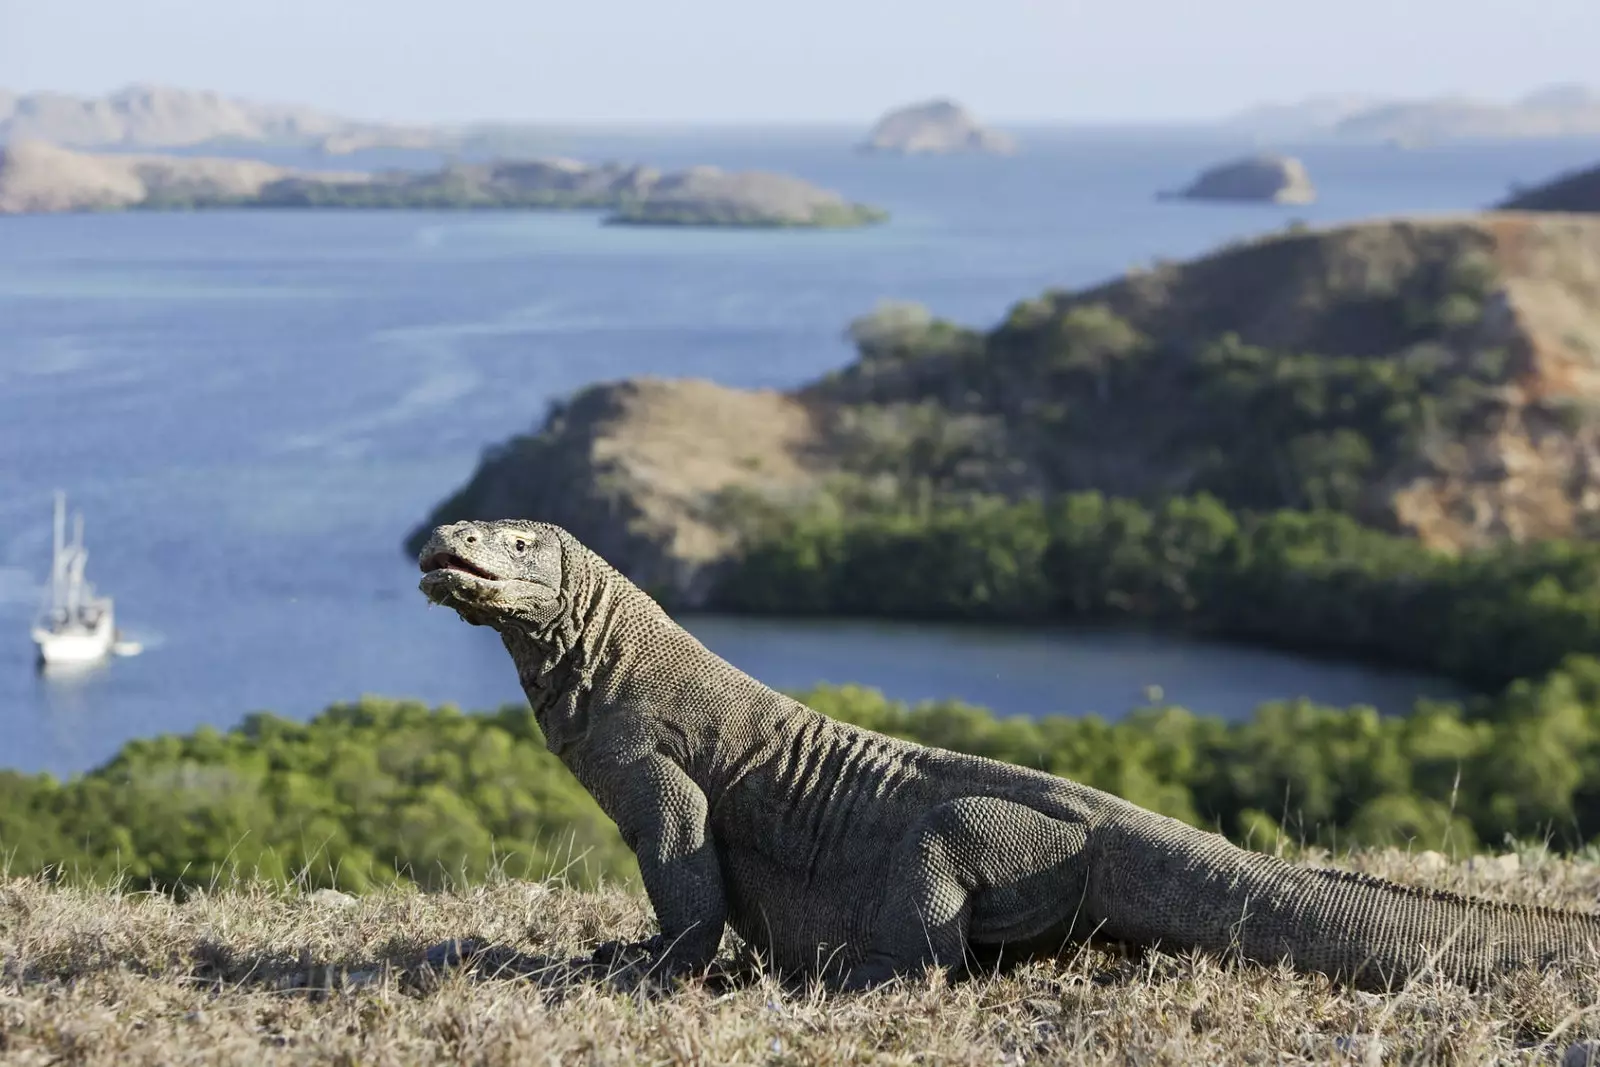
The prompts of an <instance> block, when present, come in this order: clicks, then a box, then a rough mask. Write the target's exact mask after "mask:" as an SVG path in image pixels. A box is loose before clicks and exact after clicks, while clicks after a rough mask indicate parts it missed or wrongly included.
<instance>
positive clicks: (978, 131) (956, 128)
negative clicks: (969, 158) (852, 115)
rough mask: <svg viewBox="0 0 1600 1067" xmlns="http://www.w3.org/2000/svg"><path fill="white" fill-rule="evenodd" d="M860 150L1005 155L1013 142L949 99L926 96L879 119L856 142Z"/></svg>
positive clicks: (902, 153) (898, 152) (901, 152)
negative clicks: (985, 125) (925, 99)
mask: <svg viewBox="0 0 1600 1067" xmlns="http://www.w3.org/2000/svg"><path fill="white" fill-rule="evenodd" d="M858 147H859V148H860V150H861V151H863V152H881V153H893V154H898V155H934V154H949V153H953V152H989V153H994V154H999V155H1009V154H1010V153H1012V152H1015V151H1016V150H1017V143H1016V141H1015V140H1013V139H1012V138H1011V137H1010V136H1008V135H1007V134H1004V133H1000V132H999V131H998V130H990V129H986V128H985V127H983V126H981V125H979V123H978V120H977V119H975V118H973V117H972V115H971V114H970V113H969V112H968V111H967V110H966V109H965V108H963V107H962V106H961V105H960V104H957V103H955V102H954V101H952V100H943V99H940V100H927V101H924V102H922V103H918V104H911V105H909V106H907V107H902V108H898V109H896V110H894V111H891V112H889V113H888V114H887V115H885V116H883V118H881V119H879V120H878V122H877V125H875V126H873V127H872V129H871V131H870V132H868V134H867V138H866V140H864V141H862V142H861V144H860V145H859V146H858Z"/></svg>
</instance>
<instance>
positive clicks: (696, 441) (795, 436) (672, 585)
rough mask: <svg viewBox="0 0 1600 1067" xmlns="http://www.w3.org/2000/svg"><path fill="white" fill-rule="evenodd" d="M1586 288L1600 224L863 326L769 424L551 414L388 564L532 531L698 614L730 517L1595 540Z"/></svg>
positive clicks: (722, 397) (671, 406) (589, 403)
mask: <svg viewBox="0 0 1600 1067" xmlns="http://www.w3.org/2000/svg"><path fill="white" fill-rule="evenodd" d="M1597 279H1600V219H1594V218H1587V217H1582V216H1571V215H1549V214H1544V215H1539V214H1511V213H1507V214H1487V215H1482V216H1477V217H1473V218H1462V219H1435V220H1422V221H1418V220H1399V221H1382V222H1372V223H1362V224H1358V225H1352V226H1341V227H1335V228H1332V229H1329V230H1307V229H1304V228H1298V229H1291V230H1288V231H1284V232H1281V233H1278V234H1274V235H1270V236H1267V237H1263V238H1260V239H1258V240H1253V241H1250V242H1247V243H1243V244H1240V245H1237V246H1232V247H1229V248H1225V249H1222V250H1220V251H1218V252H1216V253H1213V254H1211V255H1209V256H1205V257H1202V258H1200V259H1196V260H1193V261H1190V262H1187V263H1181V264H1159V265H1157V266H1155V267H1152V268H1150V269H1148V270H1139V271H1134V272H1130V273H1129V274H1128V275H1127V276H1125V277H1123V278H1120V279H1116V280H1114V281H1111V282H1108V283H1106V284H1104V285H1101V286H1096V287H1093V288H1090V289H1086V290H1082V291H1078V292H1050V293H1045V294H1043V295H1041V296H1039V297H1037V298H1034V299H1029V300H1024V301H1022V302H1020V303H1018V304H1017V305H1016V306H1015V307H1013V308H1012V309H1011V310H1010V312H1009V313H1008V314H1007V315H1006V317H1005V319H1004V320H1003V321H1002V322H1000V323H998V324H997V325H996V326H994V327H993V328H992V329H989V330H987V331H980V330H976V329H971V328H967V327H963V326H960V325H957V324H954V323H950V322H946V321H943V320H940V319H938V318H936V317H934V316H932V315H930V314H929V313H928V312H927V311H926V310H925V309H922V308H920V307H917V306H915V305H886V306H883V307H880V308H879V309H878V310H877V311H875V312H874V313H872V314H870V315H868V316H865V317H864V318H862V319H861V320H859V321H858V322H856V323H855V324H854V325H853V326H852V329H851V334H852V337H853V340H854V342H855V345H856V348H857V356H856V358H855V359H854V360H853V361H852V362H851V363H850V364H849V365H848V366H845V367H843V368H841V369H840V370H838V371H836V372H834V373H831V374H829V375H827V376H825V377H823V378H822V379H820V380H818V381H815V382H812V383H810V384H808V385H806V386H805V387H803V388H801V389H798V390H795V391H793V392H790V393H787V394H777V393H771V392H741V391H739V390H733V389H721V388H720V387H713V386H709V385H708V384H707V383H699V382H676V383H674V382H665V383H663V382H651V383H644V382H620V383H603V384H600V385H596V386H593V387H591V388H589V389H586V390H584V391H582V392H580V393H579V394H578V395H576V396H574V397H572V398H570V399H569V400H565V401H562V402H561V403H558V404H556V405H553V406H552V408H551V410H550V412H549V413H548V414H547V416H546V418H545V419H544V421H543V423H542V424H541V425H539V426H537V427H536V428H534V429H533V430H532V431H531V432H530V433H528V434H525V435H521V436H518V437H516V438H514V439H512V440H510V441H508V442H505V443H504V444H501V445H497V446H495V447H493V448H491V449H489V450H488V451H486V453H485V454H484V457H483V459H482V461H481V463H480V464H479V467H478V469H477V471H476V472H475V473H474V474H473V476H472V478H471V479H470V480H469V481H468V482H467V484H465V485H464V486H462V487H461V488H460V489H458V490H457V491H456V492H454V493H452V494H451V495H450V496H448V497H447V498H446V499H445V500H444V501H443V502H442V503H441V504H440V505H439V507H438V508H436V509H435V510H434V512H433V513H432V514H431V515H429V516H428V517H427V518H426V519H424V520H423V521H422V522H421V523H419V524H418V526H417V527H416V528H415V530H414V531H413V533H412V536H411V538H410V541H409V542H408V543H409V544H410V545H411V546H412V547H413V548H414V547H415V546H416V545H417V544H419V543H420V539H421V537H423V536H425V532H426V530H427V529H428V528H431V526H432V525H434V524H436V523H438V522H444V521H453V520H455V519H459V518H466V517H497V518H498V517H508V516H527V517H538V518H543V519H547V520H550V521H553V522H557V523H560V524H562V525H564V526H567V527H568V528H569V529H571V530H573V532H574V533H576V534H577V535H578V536H579V537H580V538H582V539H583V540H585V541H586V542H589V543H592V544H595V545H599V546H603V548H602V551H603V553H604V554H606V555H607V557H608V558H609V559H611V560H612V561H613V562H614V563H615V564H617V565H618V566H619V567H621V568H622V569H623V570H624V571H625V572H626V573H628V574H629V575H630V576H632V577H634V578H635V580H637V581H640V582H641V584H643V585H646V586H647V587H649V588H651V589H653V590H656V591H659V592H662V593H663V594H665V595H667V596H669V597H670V598H671V599H673V600H674V601H675V602H677V603H680V604H685V605H694V606H698V605H702V604H707V603H710V600H709V598H710V596H711V593H712V590H713V589H716V588H718V587H719V584H721V583H719V581H718V578H719V576H720V575H722V574H725V573H726V572H727V570H728V569H729V568H730V566H732V565H733V562H734V561H735V560H736V559H737V558H738V557H739V556H740V555H741V553H745V552H748V551H751V550H759V547H758V545H757V542H759V540H760V539H761V538H762V537H763V536H765V534H766V532H767V530H768V529H769V527H768V526H766V525H762V526H759V527H756V528H751V527H749V526H748V524H747V523H746V522H745V520H746V519H747V518H748V517H749V516H751V515H756V514H761V515H769V514H770V513H772V512H775V511H786V512H790V513H792V514H794V515H796V516H803V515H805V514H807V513H812V512H817V511H826V510H828V509H830V508H834V509H835V510H837V505H836V503H835V501H843V502H845V503H847V504H848V505H849V506H850V507H855V506H856V505H857V504H859V503H860V502H862V501H868V502H870V503H871V506H872V507H874V508H877V509H880V510H883V509H887V510H891V511H895V512H896V513H899V514H902V515H907V514H920V513H926V514H933V513H936V512H937V513H940V514H944V513H946V512H948V511H949V510H950V509H951V508H963V507H967V506H969V505H973V506H979V504H980V502H984V501H989V500H999V501H1003V502H1005V503H1007V504H1024V503H1025V504H1031V505H1037V506H1040V507H1044V508H1046V509H1048V508H1050V507H1053V506H1054V502H1055V501H1056V500H1057V499H1058V498H1060V497H1062V496H1063V495H1068V494H1074V493H1082V492H1091V491H1092V492H1098V493H1101V494H1103V495H1104V496H1106V497H1110V498H1118V499H1124V500H1128V501H1131V502H1135V503H1137V504H1139V505H1140V506H1143V507H1146V508H1159V507H1161V506H1163V503H1164V501H1166V500H1168V499H1169V498H1172V497H1194V496H1197V495H1201V494H1205V495H1210V496H1213V497H1215V498H1216V499H1217V500H1218V501H1219V502H1220V503H1221V504H1222V505H1224V506H1225V507H1227V508H1228V509H1229V510H1230V511H1233V512H1235V513H1238V514H1239V515H1241V516H1246V515H1249V514H1252V513H1259V512H1267V511H1273V510H1279V509H1291V510H1297V511H1308V512H1312V511H1328V512H1336V513H1339V514H1343V515H1347V516H1349V517H1350V518H1352V519H1353V520H1355V521H1357V522H1359V523H1360V524H1362V525H1363V526H1366V527H1369V528H1371V529H1374V530H1380V531H1384V532H1388V533H1395V534H1401V535H1404V536H1406V537H1408V538H1411V539H1413V540H1415V541H1417V542H1419V543H1420V544H1422V545H1425V546H1427V547H1430V548H1434V549H1438V550H1441V551H1445V552H1451V553H1455V552H1461V551H1463V550H1471V549H1490V548H1493V547H1494V546H1497V545H1499V544H1502V543H1507V542H1510V543H1525V542H1533V541H1542V540H1550V539H1580V540H1581V539H1584V538H1586V537H1587V536H1588V535H1589V534H1590V533H1591V532H1593V531H1594V530H1595V529H1597V528H1600V520H1597V517H1600V375H1597V373H1596V372H1597V371H1600V311H1597V310H1596V309H1600V281H1597ZM709 390H715V391H716V392H717V396H716V397H715V402H714V403H712V402H710V401H709V400H708V398H707V397H706V396H705V395H704V394H706V393H707V392H708V391H709ZM723 425H728V426H733V427H737V428H738V432H732V431H730V432H726V433H725V432H723V431H722V430H721V429H720V427H721V426H723ZM769 426H771V427H779V428H780V429H781V432H778V431H775V430H767V429H764V427H769ZM730 500H733V501H735V502H736V504H737V506H736V507H728V506H726V505H727V504H728V502H729V501H730ZM983 506H987V505H983ZM857 607H865V605H859V604H858V605H857Z"/></svg>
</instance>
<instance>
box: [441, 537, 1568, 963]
mask: <svg viewBox="0 0 1600 1067" xmlns="http://www.w3.org/2000/svg"><path fill="white" fill-rule="evenodd" d="M420 563H421V566H422V570H423V571H424V572H425V573H424V575H423V577H422V581H421V588H422V590H423V592H424V593H426V594H427V596H428V598H429V599H430V600H432V601H434V602H435V603H438V604H443V605H447V606H449V607H450V608H452V609H454V610H455V611H456V612H457V613H459V614H460V615H461V617H462V618H463V619H465V620H466V621H467V622H469V623H472V624H474V625H479V626H484V625H487V626H492V627H494V629H496V630H498V631H499V632H500V634H501V636H502V638H503V640H504V642H505V646H506V648H507V650H508V651H509V652H510V653H511V658H512V659H513V660H514V661H515V662H516V666H517V673H518V677H519V679H520V681H521V683H522V687H523V689H524V691H525V692H526V693H527V696H528V700H529V702H530V703H531V705H532V708H533V711H534V713H535V715H536V716H537V718H538V722H539V725H540V727H541V728H542V729H543V731H544V734H545V737H546V739H547V742H548V744H549V746H550V749H551V751H552V752H554V753H555V754H556V755H557V756H558V757H559V758H560V759H561V760H562V762H563V763H564V764H565V765H566V766H567V767H568V768H570V769H571V770H572V773H573V774H574V775H576V776H577V779H578V781H579V782H581V783H582V784H583V786H584V788H586V789H587V790H588V791H589V792H590V793H591V794H592V795H593V796H594V798H595V800H596V801H598V802H599V804H600V806H601V808H603V809H604V810H605V812H606V814H607V815H609V816H610V817H611V818H612V819H613V820H615V822H616V824H617V827H618V829H619V830H620V831H621V832H622V837H623V839H624V840H625V841H626V842H627V844H628V846H629V847H630V848H631V849H633V851H634V853H635V854H636V855H637V856H638V860H639V869H640V873H641V874H642V876H643V880H644V887H645V890H646V892H647V893H648V894H649V897H650V903H651V905H652V906H653V907H654V909H655V914H656V919H657V921H658V922H659V925H660V931H661V932H660V934H659V935H657V937H655V938H652V939H651V940H650V941H648V942H644V943H642V944H641V945H640V946H636V947H639V948H641V949H643V948H648V950H649V951H650V952H651V956H650V963H651V966H652V967H656V968H660V970H661V971H663V972H666V973H674V972H679V971H682V970H697V969H700V968H703V967H705V966H706V965H708V964H710V963H711V962H712V960H713V959H714V957H715V956H716V953H717V951H718V948H719V945H720V943H721V939H722V933H723V929H724V926H725V925H731V926H732V927H733V928H734V929H735V930H736V931H738V933H739V934H740V935H742V936H743V937H744V938H745V940H746V941H748V942H749V943H750V944H751V945H752V946H753V947H755V948H756V949H757V950H758V951H759V952H763V953H764V954H765V956H766V958H767V959H768V960H769V961H770V962H771V963H772V964H774V965H776V966H777V968H779V969H780V970H781V971H784V972H787V973H795V972H799V973H802V974H803V973H812V974H817V975H820V976H821V977H822V978H823V979H824V980H825V981H827V982H829V983H830V984H832V985H834V986H836V987H839V988H843V989H859V988H864V987H868V986H872V985H875V984H878V983H881V982H883V981H886V980H888V979H890V978H891V977H894V976H896V975H899V974H907V973H916V972H918V971H920V970H922V969H924V968H927V967H929V966H933V965H943V966H948V967H950V968H951V969H952V970H953V971H960V970H962V969H963V968H964V967H965V966H970V964H971V963H972V962H973V961H981V962H984V963H985V965H987V963H989V962H998V961H999V957H1000V955H1001V954H1002V948H1004V955H1005V956H1007V957H1008V958H1016V957H1017V956H1019V955H1021V956H1028V955H1037V954H1040V953H1055V952H1057V951H1059V950H1060V949H1062V948H1063V947H1064V946H1066V945H1068V944H1070V943H1073V942H1080V941H1082V940H1084V939H1086V938H1088V937H1096V938H1104V939H1110V940H1114V941H1117V942H1121V943H1124V944H1134V945H1151V944H1155V943H1159V944H1160V945H1162V946H1164V947H1166V948H1168V949H1172V950H1184V949H1189V948H1196V949H1201V950H1205V951H1210V952H1218V953H1229V952H1237V953H1239V954H1240V955H1242V956H1244V957H1246V958H1249V959H1253V960H1257V961H1262V962H1267V963H1272V962H1277V961H1288V962H1290V963H1291V964H1292V965H1293V966H1295V967H1297V968H1299V969H1302V970H1309V971H1320V972H1323V973H1325V974H1328V975H1331V976H1333V977H1334V978H1335V979H1338V980H1344V981H1347V982H1351V983H1353V984H1356V985H1358V986H1361V987H1365V988H1380V989H1381V988H1386V987H1393V985H1395V984H1396V983H1399V982H1403V981H1404V980H1405V979H1407V978H1409V977H1411V976H1413V975H1418V974H1420V973H1424V972H1426V971H1427V970H1428V969H1429V968H1430V967H1432V968H1434V969H1436V970H1437V971H1438V972H1440V973H1442V974H1445V975H1448V976H1452V977H1454V978H1456V979H1458V980H1461V981H1464V982H1467V983H1469V984H1475V983H1478V982H1481V981H1483V980H1484V979H1486V978H1487V977H1489V976H1490V975H1492V974H1495V973H1497V972H1502V971H1506V970H1509V969H1513V968H1516V967H1519V966H1526V965H1534V966H1543V965H1548V964H1553V963H1570V962H1581V963H1590V962H1593V961H1596V960H1600V917H1597V916H1595V915H1590V914H1586V913H1579V912H1564V911H1558V910H1554V909H1545V908H1534V907H1525V906H1518V905H1510V904H1500V903H1493V902H1488V901H1483V900H1474V899H1471V898H1467V897H1463V896H1458V895H1455V894H1450V893H1443V892H1436V891H1430V890H1424V889H1420V888H1415V887H1408V886H1404V885H1398V884H1395V883H1392V882H1386V881H1383V880H1380V879H1377V878H1372V877H1369V876H1365V875H1358V874H1353V873H1349V872H1342V871H1333V870H1323V869H1312V868H1305V867H1297V866H1294V865H1291V864H1289V863H1285V862H1283V861H1281V860H1278V859H1274V858H1272V857H1270V856H1266V855H1262V854H1260V853H1256V852H1249V851H1246V850H1244V849H1240V848H1237V847H1235V846H1234V845H1232V844H1230V843H1229V842H1228V841H1227V840H1226V839H1224V838H1222V837H1221V836H1219V835H1217V834H1213V833H1207V832H1205V831H1202V830H1198V829H1195V828H1194V827H1191V826H1188V825H1186V824H1184V823H1181V822H1179V821H1177V820H1175V819H1171V818H1168V817H1166V816H1163V815H1157V814H1155V813H1153V812H1149V811H1146V810H1144V809H1142V808H1139V807H1137V806H1135V805H1133V804H1130V803H1128V802H1126V801H1124V800H1121V799H1119V798H1117V797H1115V796H1112V795H1110V794H1108V793H1102V792H1100V791H1098V790H1095V789H1091V788H1088V787H1087V786H1083V785H1079V784H1077V783H1076V782H1072V781H1068V780H1066V779H1064V778H1058V777H1055V776H1053V775H1049V774H1045V773H1043V772H1040V771H1036V770H1030V769H1027V768H1024V767H1016V766H1011V765H1009V764H1004V763H999V762H996V761H994V760H988V759H983V758H980V757H976V756H969V755H962V754H958V753H954V752H946V751H941V750H939V749H934V748H925V747H922V746H920V745H915V744H911V743H909V742H906V741H900V740H896V739H894V738H889V737H885V736H882V735H880V734H876V733H873V732H871V731H869V730H863V729H860V728H858V727H855V726H851V725H848V724H845V723H840V722H837V721H834V720H832V719H829V718H826V717H825V716H823V715H821V714H819V713H817V712H815V711H813V710H812V709H810V708H808V707H806V706H805V705H803V704H801V703H799V702H798V701H796V700H793V699H791V698H789V697H787V696H784V695H783V694H781V693H778V692H777V691H775V690H773V689H769V688H768V687H767V686H765V685H762V684H761V683H760V682H758V681H756V680H755V679H753V678H751V677H750V676H748V675H746V674H744V673H743V672H742V671H739V670H737V669H735V668H734V667H733V666H731V665H730V664H728V663H727V662H726V661H724V660H722V659H721V658H719V657H718V656H716V655H714V654H713V653H712V652H711V651H709V650H708V649H707V648H705V647H704V646H703V645H702V644H701V643H700V642H699V641H697V640H696V639H695V638H694V637H693V636H691V635H690V634H689V633H688V632H687V631H686V630H684V629H683V628H682V627H680V626H678V625H677V624H676V623H674V622H673V621H672V619H671V618H669V617H668V616H667V614H666V613H665V612H664V611H663V610H662V609H661V608H660V607H659V606H658V605H657V604H656V603H655V601H653V600H652V599H650V597H648V596H646V595H645V593H644V592H643V591H642V590H640V589H639V588H638V587H637V586H635V585H634V584H633V583H632V582H630V581H629V580H628V579H627V578H625V577H624V576H623V575H621V574H620V573H619V572H617V571H616V570H614V569H613V568H612V567H611V566H610V565H609V564H607V563H606V562H605V561H604V560H602V559H601V558H600V557H599V556H597V555H595V554H594V553H593V552H591V551H590V550H589V549H587V548H585V547H584V546H583V545H582V544H581V543H579V542H578V540H577V539H576V538H574V537H573V536H572V535H571V534H569V533H567V532H566V531H565V530H563V529H561V528H560V527H557V526H552V525H548V524H545V523H537V522H524V521H498V522H458V523H455V524H453V525H449V526H441V527H439V528H437V529H436V530H434V532H433V535H432V537H431V538H430V539H429V541H428V543H427V545H426V546H425V547H424V548H423V549H422V553H421V558H420Z"/></svg>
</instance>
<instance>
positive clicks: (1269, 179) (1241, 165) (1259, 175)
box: [1157, 155, 1317, 204]
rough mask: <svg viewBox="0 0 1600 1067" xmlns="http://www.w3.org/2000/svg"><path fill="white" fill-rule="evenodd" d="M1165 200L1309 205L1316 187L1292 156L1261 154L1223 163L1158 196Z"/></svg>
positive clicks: (1303, 166) (1304, 169)
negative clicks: (1182, 185) (1178, 187)
mask: <svg viewBox="0 0 1600 1067" xmlns="http://www.w3.org/2000/svg"><path fill="white" fill-rule="evenodd" d="M1157 195H1158V196H1160V197H1161V198H1162V199H1168V200H1244V201H1255V202H1257V203H1267V204H1309V203H1311V202H1312V201H1313V200H1315V199H1316V198H1317V190H1316V187H1315V186H1313V185H1312V184H1311V176H1310V175H1309V174H1307V173H1306V167H1305V164H1304V163H1302V162H1300V161H1299V160H1298V159H1295V158H1294V157H1292V156H1275V155H1260V156H1250V157H1248V158H1246V159H1236V160H1233V161H1231V162H1228V163H1222V164H1219V165H1218V166H1215V167H1212V168H1210V169H1209V170H1207V171H1205V172H1204V173H1202V174H1201V175H1200V176H1199V177H1198V178H1196V179H1195V180H1194V182H1193V183H1192V184H1190V185H1189V186H1188V187H1187V188H1185V189H1180V190H1178V191H1177V192H1163V193H1159V194H1157Z"/></svg>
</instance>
